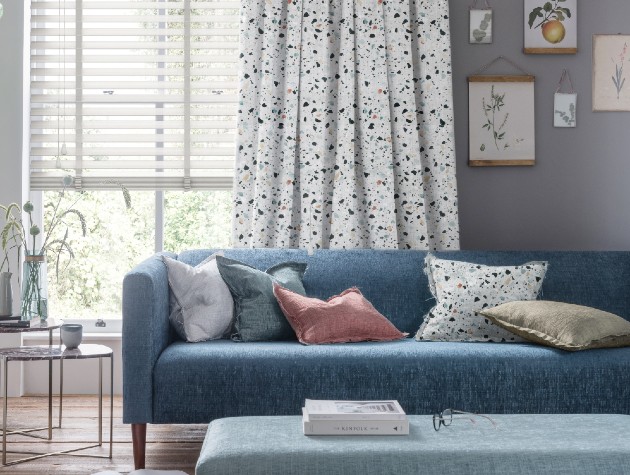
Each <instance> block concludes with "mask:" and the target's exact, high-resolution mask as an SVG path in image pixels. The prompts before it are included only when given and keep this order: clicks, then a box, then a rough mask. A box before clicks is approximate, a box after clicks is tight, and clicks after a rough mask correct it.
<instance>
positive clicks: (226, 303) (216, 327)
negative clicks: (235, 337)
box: [162, 254, 234, 342]
mask: <svg viewBox="0 0 630 475" xmlns="http://www.w3.org/2000/svg"><path fill="white" fill-rule="evenodd" d="M216 256H217V255H216V254H213V255H211V256H210V257H208V258H207V259H206V260H204V261H203V262H201V263H200V264H199V265H197V266H196V267H191V266H189V265H188V264H184V263H183V262H179V261H177V260H175V259H171V258H170V257H166V256H162V259H163V260H164V263H165V264H166V267H167V269H168V283H169V285H170V287H171V291H172V293H173V297H174V305H173V308H172V310H171V314H170V316H169V320H170V321H171V324H172V325H173V327H174V328H175V331H176V332H177V334H178V335H179V336H180V337H181V338H182V339H183V340H186V341H189V342H196V341H206V340H216V339H219V338H222V337H223V336H225V335H226V334H227V333H229V330H230V328H231V325H232V319H233V317H234V301H233V300H232V294H231V293H230V289H228V286H227V285H225V282H224V281H223V278H222V277H221V274H220V273H219V269H218V268H217V261H216Z"/></svg>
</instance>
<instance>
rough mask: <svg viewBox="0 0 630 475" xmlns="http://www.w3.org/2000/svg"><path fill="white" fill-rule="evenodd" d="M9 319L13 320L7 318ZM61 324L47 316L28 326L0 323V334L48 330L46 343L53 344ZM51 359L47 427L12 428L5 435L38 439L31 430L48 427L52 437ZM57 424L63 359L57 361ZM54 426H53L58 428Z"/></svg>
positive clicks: (49, 434)
mask: <svg viewBox="0 0 630 475" xmlns="http://www.w3.org/2000/svg"><path fill="white" fill-rule="evenodd" d="M9 321H15V320H9ZM62 324H63V321H61V320H56V319H54V318H49V319H48V320H46V321H45V322H41V321H39V322H38V321H32V322H31V326H30V327H13V326H5V325H0V334H2V333H32V332H41V331H48V345H50V346H52V344H53V331H55V330H57V329H58V328H59V327H61V325H62ZM52 364H53V363H52V360H49V361H48V408H49V411H48V412H49V414H50V416H49V419H48V426H47V427H35V428H32V429H25V430H13V431H9V432H7V435H11V434H21V435H26V436H28V437H35V438H38V439H41V438H43V437H41V436H39V435H36V434H31V432H37V431H40V430H46V429H48V437H47V438H48V440H50V439H52V430H53V425H52V392H53V391H52V373H53V371H52ZM59 368H60V370H59V426H58V427H61V413H62V407H63V361H60V362H59ZM4 377H5V381H6V374H5V375H4ZM58 427H55V428H58ZM0 431H2V429H0Z"/></svg>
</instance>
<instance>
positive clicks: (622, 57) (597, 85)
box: [593, 35, 630, 111]
mask: <svg viewBox="0 0 630 475" xmlns="http://www.w3.org/2000/svg"><path fill="white" fill-rule="evenodd" d="M629 47H630V35H595V36H593V110H595V111H630V82H627V81H626V79H627V78H628V75H629V73H628V71H629V70H630V65H629V64H628V63H629V62H630V49H629Z"/></svg>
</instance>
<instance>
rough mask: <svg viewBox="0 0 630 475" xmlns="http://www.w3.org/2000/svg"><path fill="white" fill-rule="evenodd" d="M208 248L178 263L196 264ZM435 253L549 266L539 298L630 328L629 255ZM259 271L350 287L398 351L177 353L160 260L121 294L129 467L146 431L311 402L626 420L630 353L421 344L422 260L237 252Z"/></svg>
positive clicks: (418, 254)
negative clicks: (301, 269) (391, 402)
mask: <svg viewBox="0 0 630 475" xmlns="http://www.w3.org/2000/svg"><path fill="white" fill-rule="evenodd" d="M212 252H214V251H212V250H195V251H186V252H182V253H181V254H179V255H177V256H175V255H173V254H167V255H169V256H171V257H175V258H177V259H179V260H180V261H183V262H186V263H188V264H190V265H195V264H198V263H199V262H201V261H202V260H203V259H205V258H206V257H207V256H209V255H210V254H211V253H212ZM435 254H436V255H437V256H438V257H441V258H446V259H456V260H463V261H470V262H476V263H482V264H488V265H516V264H521V263H524V262H527V261H531V260H546V261H548V262H549V270H548V272H547V276H546V278H545V281H544V285H543V295H542V298H544V299H546V300H558V301H564V302H570V303H575V304H581V305H588V306H592V307H596V308H600V309H603V310H606V311H609V312H613V313H616V314H617V315H620V316H622V317H624V318H630V252H571V251H558V252H542V251H540V252H529V251H515V252H512V251H510V252H503V251H452V252H438V253H435ZM225 256H226V257H230V258H233V259H237V260H240V261H242V262H245V263H248V264H250V265H252V266H254V267H256V268H259V269H267V268H269V267H271V266H272V265H274V264H277V263H279V262H283V261H288V260H292V261H299V262H307V263H308V269H307V271H306V274H305V276H304V286H305V289H306V292H307V294H308V295H309V296H314V297H318V298H327V297H330V296H331V295H334V294H338V293H339V292H341V291H342V290H344V289H346V288H348V287H352V286H357V287H359V288H360V289H361V291H362V292H363V293H364V295H365V296H366V297H367V298H368V299H369V300H370V301H371V302H372V303H373V305H374V306H375V307H376V308H377V309H378V310H379V311H380V312H381V313H382V314H384V315H385V316H387V317H388V318H389V319H390V320H391V321H392V322H393V323H394V324H395V325H396V326H397V327H398V328H399V329H400V330H402V331H405V332H409V334H410V337H409V338H408V339H406V340H403V341H395V342H387V343H354V344H341V345H322V346H303V345H301V344H300V343H298V342H297V341H282V342H277V341H276V342H256V343H243V342H240V343H239V342H233V341H229V340H219V341H209V342H203V343H185V342H183V341H181V340H179V339H178V338H177V336H176V334H175V333H174V332H173V331H172V330H171V328H170V326H169V320H168V314H169V289H168V281H167V270H166V267H165V265H164V264H163V262H162V259H161V258H160V256H159V255H156V256H154V257H152V258H150V259H148V260H146V261H144V262H143V263H141V264H139V265H138V266H137V267H135V268H134V269H133V270H132V271H131V272H129V273H128V274H127V276H126V277H125V279H124V284H123V390H124V400H123V421H124V422H125V423H130V424H132V435H133V442H134V459H135V464H136V468H142V467H144V458H145V455H144V445H145V437H146V424H147V423H150V424H168V423H177V424H182V423H184V424H185V423H208V422H210V421H211V420H213V419H215V418H220V417H227V416H251V415H290V414H294V415H295V414H300V408H301V407H302V405H303V402H304V399H305V398H312V399H332V398H335V399H398V400H399V401H400V403H401V404H402V406H403V408H405V410H406V411H407V413H409V414H428V413H432V412H434V411H436V410H440V409H444V408H447V407H454V408H458V409H464V410H469V411H479V412H483V413H624V414H630V348H619V349H599V350H590V351H583V352H576V353H569V352H565V351H561V350H556V349H552V348H548V347H544V346H539V345H535V344H529V343H442V342H417V341H415V340H413V338H412V337H413V336H414V334H415V332H416V330H417V329H418V327H419V326H420V323H421V321H422V317H423V315H425V314H426V313H427V311H428V310H429V309H430V307H431V306H432V305H433V303H434V302H433V300H432V297H431V295H430V292H429V288H428V283H427V277H426V276H425V274H424V272H423V260H424V257H425V256H426V252H423V251H403V250H401V251H386V250H383V251H381V250H347V251H344V250H320V251H316V252H315V253H314V254H313V255H311V256H309V255H308V254H307V253H306V252H305V251H302V250H282V249H256V250H253V249H231V250H226V251H225Z"/></svg>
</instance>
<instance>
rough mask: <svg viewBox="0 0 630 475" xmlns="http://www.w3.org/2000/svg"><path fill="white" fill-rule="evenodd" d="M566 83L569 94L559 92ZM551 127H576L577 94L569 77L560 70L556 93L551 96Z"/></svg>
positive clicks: (566, 72) (564, 71)
mask: <svg viewBox="0 0 630 475" xmlns="http://www.w3.org/2000/svg"><path fill="white" fill-rule="evenodd" d="M565 82H568V83H569V87H570V88H571V89H570V92H568V93H566V92H561V89H562V85H563V84H564V83H565ZM553 126H554V127H576V126H577V94H576V93H575V89H573V82H571V76H570V75H569V71H567V70H566V69H563V70H562V75H561V76H560V81H558V87H557V89H556V93H555V94H554V96H553Z"/></svg>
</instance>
